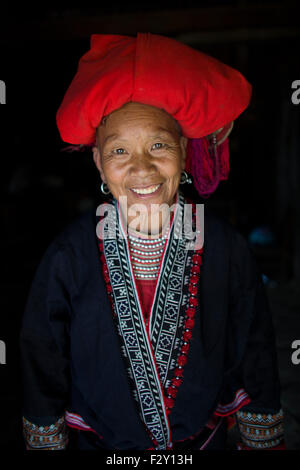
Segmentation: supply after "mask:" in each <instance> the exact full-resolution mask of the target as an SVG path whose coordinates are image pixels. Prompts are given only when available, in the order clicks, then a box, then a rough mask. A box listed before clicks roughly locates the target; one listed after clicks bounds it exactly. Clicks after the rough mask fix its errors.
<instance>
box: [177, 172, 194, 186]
mask: <svg viewBox="0 0 300 470" xmlns="http://www.w3.org/2000/svg"><path fill="white" fill-rule="evenodd" d="M185 183H187V184H191V183H192V178H191V177H190V175H189V174H188V173H187V172H186V171H183V172H182V173H181V176H180V182H179V184H185Z"/></svg>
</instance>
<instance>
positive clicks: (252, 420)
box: [236, 410, 283, 449]
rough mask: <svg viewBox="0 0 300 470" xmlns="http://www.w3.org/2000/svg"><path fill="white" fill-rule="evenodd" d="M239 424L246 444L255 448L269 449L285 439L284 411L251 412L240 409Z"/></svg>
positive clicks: (237, 416)
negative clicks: (270, 412) (273, 412)
mask: <svg viewBox="0 0 300 470" xmlns="http://www.w3.org/2000/svg"><path fill="white" fill-rule="evenodd" d="M236 419H237V424H238V427H239V430H240V434H241V438H242V441H243V443H244V444H246V445H247V446H248V447H251V448H254V449H269V448H272V447H275V446H277V445H278V444H280V443H281V442H282V440H283V424H282V420H283V413H282V410H280V411H279V412H278V413H276V414H260V413H250V412H247V411H238V412H237V413H236Z"/></svg>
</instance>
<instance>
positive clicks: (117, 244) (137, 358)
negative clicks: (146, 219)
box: [103, 195, 192, 449]
mask: <svg viewBox="0 0 300 470" xmlns="http://www.w3.org/2000/svg"><path fill="white" fill-rule="evenodd" d="M178 201H179V204H178V205H177V209H176V211H175V215H174V220H173V223H172V226H171V228H170V232H169V237H168V240H167V242H166V245H165V251H164V253H163V256H162V261H161V267H160V273H159V275H158V279H157V282H156V292H155V295H154V302H153V306H152V309H151V312H150V317H149V331H148V330H147V326H146V323H145V321H144V316H143V312H142V309H141V305H140V302H139V299H138V296H137V289H136V286H135V278H134V274H133V268H132V265H131V260H130V250H129V245H128V240H127V237H126V235H125V234H124V230H123V227H122V222H121V220H120V215H119V211H118V209H117V208H116V211H115V215H114V217H113V218H114V219H115V221H116V232H115V236H114V238H108V237H109V232H106V233H105V230H106V229H105V227H104V233H103V235H104V236H103V249H104V256H105V259H106V264H107V267H108V273H109V279H110V285H111V288H112V296H113V308H114V311H115V314H116V315H115V321H116V322H117V330H118V333H119V334H120V337H121V340H122V343H123V348H122V351H123V356H124V358H125V360H126V362H127V364H128V369H127V370H128V376H129V378H130V379H131V381H132V386H133V389H134V392H133V396H134V397H135V399H136V400H137V403H138V405H139V407H140V412H141V417H142V420H143V421H144V423H145V425H146V427H147V428H148V430H149V431H150V433H151V434H152V436H154V438H155V439H156V441H157V443H158V445H157V447H156V448H157V449H167V448H168V446H169V444H170V437H171V436H170V427H169V421H168V418H167V413H166V408H165V403H164V392H163V387H164V386H165V385H166V383H167V377H168V374H169V373H170V374H171V373H172V368H174V364H176V359H177V355H178V354H179V351H180V343H181V337H182V332H183V323H184V321H183V320H184V316H185V302H186V299H187V298H188V296H187V292H186V293H185V295H183V290H184V289H185V290H187V288H188V285H187V284H188V281H186V285H185V284H184V279H185V273H186V270H187V268H188V266H189V265H190V264H191V258H192V257H191V254H190V252H189V251H188V250H186V249H185V243H184V240H183V239H181V238H180V236H179V234H180V232H179V231H180V229H181V224H182V214H183V207H184V199H183V197H182V195H179V199H178ZM114 204H116V202H115V201H114ZM183 266H184V269H182V267H183ZM187 278H188V276H187ZM174 359H175V360H174Z"/></svg>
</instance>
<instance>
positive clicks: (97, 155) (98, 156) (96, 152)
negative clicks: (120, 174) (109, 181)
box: [92, 145, 106, 183]
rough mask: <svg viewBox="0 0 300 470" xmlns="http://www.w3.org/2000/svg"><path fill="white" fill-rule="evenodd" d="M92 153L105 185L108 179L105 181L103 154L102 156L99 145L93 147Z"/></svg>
mask: <svg viewBox="0 0 300 470" xmlns="http://www.w3.org/2000/svg"><path fill="white" fill-rule="evenodd" d="M92 152H93V160H94V163H95V165H96V167H97V168H98V171H99V173H100V176H101V179H102V181H103V182H104V183H105V182H106V179H105V175H104V172H103V169H102V164H101V154H100V150H99V147H98V146H97V145H96V146H95V147H93V148H92Z"/></svg>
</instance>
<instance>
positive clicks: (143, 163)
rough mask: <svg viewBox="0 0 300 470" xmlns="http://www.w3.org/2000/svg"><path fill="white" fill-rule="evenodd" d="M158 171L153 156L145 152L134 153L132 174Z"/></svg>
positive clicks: (145, 174)
mask: <svg viewBox="0 0 300 470" xmlns="http://www.w3.org/2000/svg"><path fill="white" fill-rule="evenodd" d="M155 172H156V167H155V165H154V162H153V157H151V156H149V155H146V154H143V155H133V157H132V165H131V174H132V175H139V176H141V175H143V176H147V175H151V174H154V173H155Z"/></svg>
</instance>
